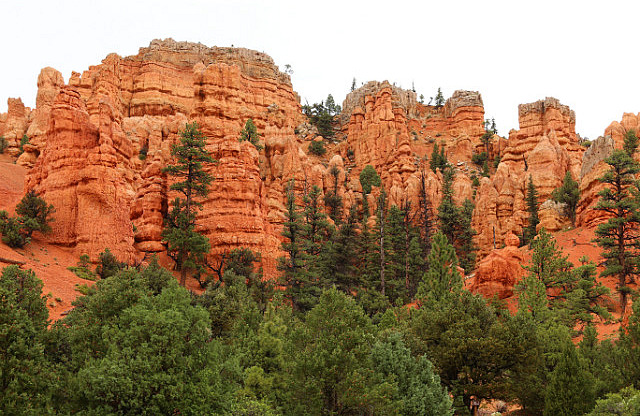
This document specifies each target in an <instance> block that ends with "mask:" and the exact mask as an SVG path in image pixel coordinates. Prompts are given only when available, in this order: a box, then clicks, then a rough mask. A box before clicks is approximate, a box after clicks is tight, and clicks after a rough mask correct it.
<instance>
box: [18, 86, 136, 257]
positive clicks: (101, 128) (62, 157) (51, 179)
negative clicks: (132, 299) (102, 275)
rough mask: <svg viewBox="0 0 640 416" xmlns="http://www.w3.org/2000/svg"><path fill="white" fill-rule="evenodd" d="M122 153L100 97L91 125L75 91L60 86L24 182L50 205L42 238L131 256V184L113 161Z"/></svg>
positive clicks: (95, 251) (118, 135)
mask: <svg viewBox="0 0 640 416" xmlns="http://www.w3.org/2000/svg"><path fill="white" fill-rule="evenodd" d="M116 149H118V150H116ZM123 152H124V153H127V152H128V153H130V152H131V150H130V148H128V147H127V146H126V137H125V134H124V132H122V130H121V129H120V128H119V125H118V124H117V122H116V121H115V120H114V114H113V110H112V108H111V103H110V102H109V100H108V99H106V100H105V101H103V102H102V104H101V106H100V124H99V125H98V126H96V125H94V124H92V123H91V122H90V121H89V114H88V113H87V111H86V106H85V104H84V101H83V100H82V99H81V98H80V95H79V94H78V93H77V92H75V91H73V90H72V89H71V88H68V87H65V88H63V89H62V90H61V92H60V94H59V95H58V97H57V98H56V100H55V102H54V104H53V106H52V108H51V117H50V123H49V128H48V130H47V139H46V145H45V147H44V149H43V150H42V155H41V156H40V157H39V158H38V160H37V162H36V165H35V167H34V169H32V170H31V171H30V172H29V174H28V176H27V183H26V187H27V189H35V190H36V191H38V192H39V193H40V194H41V195H42V197H43V198H44V199H45V200H46V201H47V202H48V203H51V204H53V205H54V206H55V208H56V212H55V214H54V221H53V222H52V223H51V228H52V232H51V233H49V234H47V235H46V236H45V238H46V240H47V241H49V242H53V243H56V244H61V245H64V246H74V247H76V251H77V253H78V255H80V254H84V253H86V254H90V255H91V256H92V257H93V258H96V257H97V254H98V253H99V252H101V251H102V250H104V249H105V248H110V249H111V250H112V251H113V252H114V254H116V255H117V256H118V257H119V258H120V259H122V260H127V261H131V260H133V258H134V255H135V253H134V249H133V230H132V227H131V220H130V219H129V206H130V204H131V200H132V197H133V189H132V188H131V186H130V184H129V183H128V182H127V181H126V176H125V175H123V170H126V169H127V168H128V166H126V165H125V166H119V163H118V162H119V161H118V156H117V155H118V154H122V153H123Z"/></svg>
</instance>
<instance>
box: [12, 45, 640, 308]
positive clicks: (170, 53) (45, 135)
mask: <svg viewBox="0 0 640 416" xmlns="http://www.w3.org/2000/svg"><path fill="white" fill-rule="evenodd" d="M8 104H9V110H8V112H7V113H5V114H0V135H2V136H4V137H5V139H6V140H7V143H8V145H9V148H8V150H9V151H8V153H9V155H10V157H11V158H12V160H14V161H16V162H17V164H18V165H21V166H23V167H24V168H25V169H27V171H26V178H25V180H24V183H25V186H24V191H26V190H29V189H35V190H37V191H38V192H40V193H41V195H42V196H43V197H44V198H45V199H46V200H47V201H48V202H49V203H52V204H53V205H54V206H55V207H56V213H55V215H54V219H55V220H54V222H52V224H51V225H52V228H53V232H52V233H51V234H48V235H46V236H37V238H38V239H39V240H40V241H42V242H43V243H47V242H48V243H49V244H54V245H56V246H59V247H63V248H65V250H68V251H69V252H70V253H72V254H73V255H74V256H79V255H81V254H89V255H90V257H91V258H92V259H96V258H97V255H98V253H100V252H101V251H103V250H104V249H105V248H107V247H108V248H109V249H110V250H111V251H112V252H114V253H115V254H116V256H117V257H118V258H119V259H120V260H122V261H127V262H136V261H139V260H140V259H142V258H143V257H144V256H145V254H147V253H162V252H163V251H164V250H165V246H164V245H163V243H162V241H161V231H162V228H163V218H164V216H165V215H166V213H167V210H168V207H169V205H170V201H171V200H172V199H173V198H174V197H175V195H173V193H172V192H171V191H169V186H170V184H171V180H172V179H171V178H168V177H167V176H166V175H165V174H163V172H162V169H163V167H165V166H166V165H168V164H170V163H172V160H171V155H170V149H171V146H172V145H173V144H174V143H176V142H177V140H178V138H179V132H180V130H181V129H182V128H183V127H184V125H185V123H187V122H191V121H196V122H198V123H199V125H200V126H201V128H202V131H203V133H204V134H205V135H206V136H207V137H208V141H207V150H208V151H209V152H210V153H211V154H212V156H213V157H214V158H215V159H216V160H217V163H216V164H214V165H211V166H208V167H207V170H208V171H209V173H211V174H212V175H213V176H214V178H215V181H214V182H213V183H212V186H211V190H210V193H209V196H208V197H207V199H206V200H205V201H203V209H202V211H201V212H200V214H199V217H198V224H199V227H200V229H199V230H200V231H201V232H203V233H204V234H205V235H206V236H207V237H208V238H209V240H210V241H211V246H212V249H211V253H210V256H212V257H215V256H219V255H220V254H222V253H224V252H225V251H228V250H230V249H233V248H237V247H248V248H251V249H253V250H256V251H259V252H261V253H262V259H263V264H262V265H263V267H264V271H265V276H266V277H271V278H272V277H275V276H276V275H277V271H276V259H277V258H278V257H279V256H280V255H282V253H281V250H280V243H281V239H282V237H281V235H280V233H281V226H282V223H283V221H284V211H285V209H284V200H285V196H284V189H285V186H286V185H287V184H288V183H290V181H291V180H294V181H295V182H294V184H295V189H296V190H297V191H298V192H302V191H303V190H305V189H309V187H310V186H313V185H317V186H318V187H319V188H320V189H321V191H322V193H326V192H328V191H329V190H332V189H333V186H334V179H333V177H332V175H331V173H330V171H331V170H332V168H335V169H333V170H337V177H338V181H337V183H338V194H339V195H340V196H342V197H343V200H344V202H345V206H346V208H349V207H350V206H352V205H354V204H358V203H359V201H360V200H361V198H362V189H361V186H360V182H359V174H360V172H361V171H362V169H363V168H364V167H365V166H366V165H372V166H373V167H374V168H375V169H376V170H377V172H378V173H379V174H380V176H381V178H382V184H383V186H384V189H385V191H386V192H387V194H388V195H389V203H390V204H396V205H400V204H403V203H406V202H410V203H411V206H413V207H417V206H418V195H419V186H420V181H421V177H422V176H424V177H425V183H426V188H427V195H428V198H429V200H430V202H431V206H432V207H433V209H434V210H435V209H437V207H438V205H439V203H440V199H441V197H442V196H441V193H442V175H441V173H440V172H438V173H434V172H432V171H431V170H430V169H429V163H428V160H429V158H430V157H431V153H432V151H433V149H434V146H435V145H438V146H442V147H444V149H445V153H446V156H447V158H448V160H449V161H450V162H451V164H452V165H453V167H454V169H455V172H456V175H455V180H454V184H453V187H454V192H455V199H456V202H457V203H462V201H464V200H465V199H471V200H472V201H473V203H474V204H475V210H474V214H473V227H474V228H475V229H476V231H477V232H478V235H477V236H476V244H477V245H478V248H479V258H478V260H479V262H478V266H477V270H476V273H475V274H473V276H472V277H470V279H471V280H469V282H468V285H469V287H471V288H472V289H473V290H474V291H476V292H479V293H482V294H484V295H486V296H492V295H495V294H497V295H498V296H499V297H501V298H509V297H511V296H512V295H513V285H514V284H515V283H516V282H517V280H518V279H519V278H520V277H521V276H522V268H521V264H522V262H523V261H524V260H525V259H526V253H525V252H524V251H523V249H519V248H517V245H518V241H517V240H518V237H517V236H519V235H521V233H522V228H523V227H524V226H525V225H526V222H527V218H528V213H527V212H526V208H525V202H524V197H525V189H526V184H527V181H528V180H529V178H531V179H532V181H533V183H534V184H535V186H536V188H537V190H538V193H539V203H540V219H541V225H540V226H541V227H542V226H543V227H545V228H547V229H548V230H550V231H559V230H562V229H565V228H567V227H569V225H570V224H569V223H568V221H567V220H566V219H565V218H564V217H563V216H562V206H560V205H558V204H556V203H554V202H553V201H551V200H550V199H549V198H550V195H551V193H552V191H553V190H554V189H555V188H556V187H558V186H559V185H560V184H561V182H562V178H563V177H564V175H565V173H566V172H567V171H570V172H571V173H572V175H573V177H574V178H575V179H576V180H578V182H579V183H580V187H581V191H582V198H581V201H580V205H579V209H578V220H577V225H578V226H581V227H586V228H589V229H593V227H594V226H595V225H597V224H598V223H599V222H601V221H602V220H603V217H602V215H601V214H599V213H598V212H595V211H593V210H592V209H590V208H592V207H593V205H594V204H595V201H596V200H597V192H598V190H599V189H601V185H600V184H599V182H598V181H597V178H598V177H599V176H600V175H601V174H602V172H603V171H604V170H605V169H606V164H605V163H604V162H603V160H604V159H605V158H606V157H607V156H608V155H609V154H610V153H611V151H612V150H613V148H614V146H617V147H619V146H621V143H622V137H623V135H624V132H625V131H626V130H628V129H630V128H635V129H638V126H639V125H640V116H636V115H633V114H625V115H624V117H623V119H622V121H621V122H620V123H618V122H614V123H612V124H611V125H610V126H609V127H608V128H607V130H606V132H605V137H602V138H600V139H598V140H596V141H595V142H594V143H593V144H592V145H591V147H590V148H589V149H588V150H586V151H585V147H584V146H582V145H581V140H580V138H579V136H578V135H577V134H576V132H575V114H574V112H573V111H571V110H570V109H569V108H568V107H567V106H565V105H562V104H561V103H560V102H559V101H558V100H556V99H554V98H546V99H544V100H540V101H537V102H534V103H530V104H523V105H520V106H519V124H520V128H519V129H518V130H512V131H511V132H509V135H508V138H505V137H500V136H498V135H493V136H492V137H489V138H488V140H485V142H483V140H482V137H483V135H484V134H485V129H484V107H483V102H482V97H481V95H480V93H478V92H474V91H455V92H454V93H453V95H452V96H451V97H450V98H449V99H448V100H447V101H446V102H445V104H444V105H443V106H442V107H435V106H429V105H424V104H422V103H420V102H418V101H417V99H416V94H415V92H412V91H408V90H404V89H402V88H399V87H397V86H395V85H394V84H392V83H389V82H387V81H383V82H377V81H371V82H368V83H367V84H365V85H363V86H362V87H361V88H358V89H356V90H354V91H352V92H350V93H349V94H348V95H347V96H346V98H345V101H344V103H343V106H342V112H341V114H340V115H338V116H337V117H336V123H335V124H336V136H335V138H334V139H332V140H325V139H323V138H321V137H318V136H317V134H314V129H313V128H309V125H308V124H307V123H306V118H305V116H304V115H303V114H302V112H301V106H300V104H299V99H298V96H297V94H296V93H295V92H294V91H293V87H292V85H291V81H290V78H289V76H288V75H287V74H285V73H282V72H280V70H279V69H278V67H277V66H276V65H275V63H274V62H273V60H272V59H271V58H270V57H269V56H267V55H265V54H263V53H259V52H255V51H251V50H247V49H235V48H219V47H207V46H204V45H202V44H195V43H187V42H176V41H173V40H171V39H167V40H154V41H152V42H151V44H150V45H149V46H148V47H145V48H141V49H140V51H139V53H138V54H137V55H135V56H129V57H120V56H118V55H116V54H110V55H108V56H107V57H106V58H105V59H104V60H103V61H102V63H101V64H99V65H95V66H92V67H90V68H89V69H88V70H86V71H85V72H83V73H82V74H80V73H73V74H72V75H71V78H70V79H69V81H68V83H67V84H65V83H64V80H63V78H62V76H61V74H60V73H59V72H58V71H56V70H55V69H52V68H45V69H43V70H42V72H41V74H40V76H39V77H38V95H37V100H36V108H35V109H33V110H32V109H29V108H27V107H25V106H24V105H23V104H22V101H20V99H9V101H8ZM249 118H252V119H253V120H254V122H255V124H256V126H257V128H258V131H259V132H260V133H261V138H260V140H261V141H262V144H263V145H264V149H263V150H261V151H258V150H257V149H256V148H255V147H254V146H252V145H251V144H250V143H248V142H239V141H238V137H239V133H240V130H241V129H242V128H243V126H244V123H245V122H246V120H247V119H249ZM25 135H26V136H27V137H28V138H29V142H28V143H23V145H22V153H21V151H20V140H21V139H22V138H23V137H24V136H25ZM485 139H486V136H485ZM314 140H325V143H326V146H327V150H328V151H327V153H326V155H324V156H316V155H313V154H311V153H310V152H308V147H309V145H310V143H312V141H314ZM483 151H487V152H488V153H489V158H490V162H491V163H490V165H491V168H490V172H489V173H490V174H489V176H488V177H482V176H481V173H480V172H481V168H480V167H479V166H477V165H475V164H474V163H472V157H473V155H474V154H478V153H480V152H483ZM494 158H497V159H498V160H499V163H498V164H497V167H495V168H494V167H493V166H492V165H493V163H492V162H493V160H494ZM474 177H476V178H479V185H477V187H476V186H474V181H473V178H474ZM16 189H17V188H16ZM12 192H13V193H15V192H14V191H12ZM13 193H11V195H12V196H11V198H13V199H12V201H13V200H14V199H15V200H16V201H17V199H16V195H13ZM378 193H379V189H374V192H372V194H371V195H369V204H370V206H371V207H375V203H376V196H377V195H378ZM14 205H15V204H14ZM523 253H524V254H523Z"/></svg>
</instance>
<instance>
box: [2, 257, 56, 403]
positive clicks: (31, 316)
mask: <svg viewBox="0 0 640 416" xmlns="http://www.w3.org/2000/svg"><path fill="white" fill-rule="evenodd" d="M42 288H43V284H42V282H41V281H40V280H39V279H37V278H36V277H35V275H34V274H33V272H32V271H30V270H20V269H19V268H18V267H17V266H8V267H5V268H4V269H3V270H2V275H1V276H0V413H2V414H6V415H22V414H24V415H29V414H34V415H36V414H45V413H51V412H50V411H49V412H47V411H46V409H47V407H49V406H48V403H49V401H50V396H51V393H52V391H51V390H52V389H55V388H56V387H57V386H56V384H55V383H56V378H55V375H54V374H53V368H51V366H50V365H49V363H48V362H47V360H46V359H45V356H44V336H45V331H46V329H47V324H48V316H49V313H48V310H47V306H46V304H45V301H46V298H45V297H44V296H42Z"/></svg>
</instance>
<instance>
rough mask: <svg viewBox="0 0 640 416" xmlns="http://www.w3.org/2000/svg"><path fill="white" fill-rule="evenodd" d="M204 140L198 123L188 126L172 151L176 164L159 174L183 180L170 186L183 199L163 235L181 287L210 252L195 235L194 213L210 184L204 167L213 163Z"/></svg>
mask: <svg viewBox="0 0 640 416" xmlns="http://www.w3.org/2000/svg"><path fill="white" fill-rule="evenodd" d="M206 139H207V138H206V137H205V136H204V135H203V134H202V132H201V131H200V128H199V126H198V124H197V123H195V122H194V123H191V124H187V125H186V126H185V128H184V130H183V131H182V132H181V134H180V143H179V144H175V145H173V146H172V148H171V155H172V156H173V157H175V158H176V161H177V164H175V165H169V166H167V167H165V168H164V169H163V170H162V171H163V172H164V173H166V174H168V175H171V176H175V177H177V178H179V179H182V181H179V182H176V183H174V184H172V185H171V187H170V189H171V190H173V191H177V192H179V193H181V194H182V195H183V196H184V199H182V198H180V197H178V198H176V199H174V201H173V207H172V209H171V211H170V212H169V214H168V215H167V218H166V224H165V229H164V230H163V231H162V239H163V240H164V241H166V242H167V254H169V255H170V256H171V258H173V259H174V260H175V262H176V265H177V267H178V268H179V270H180V284H181V285H182V286H184V285H185V284H186V277H187V269H198V267H199V266H198V265H199V263H201V262H202V261H203V260H204V256H205V254H206V253H208V252H209V249H210V245H209V241H208V240H207V239H206V238H205V237H204V236H203V235H202V234H200V233H198V232H196V231H195V228H196V211H197V210H198V209H201V208H202V204H201V203H200V202H198V200H197V198H206V197H207V195H208V194H209V184H210V183H211V181H212V180H213V178H212V177H211V175H210V174H209V173H207V172H206V171H205V170H204V166H203V164H205V163H209V164H210V163H215V162H216V161H215V160H214V159H213V158H212V157H211V156H210V155H209V153H208V152H207V151H206V149H205V146H206Z"/></svg>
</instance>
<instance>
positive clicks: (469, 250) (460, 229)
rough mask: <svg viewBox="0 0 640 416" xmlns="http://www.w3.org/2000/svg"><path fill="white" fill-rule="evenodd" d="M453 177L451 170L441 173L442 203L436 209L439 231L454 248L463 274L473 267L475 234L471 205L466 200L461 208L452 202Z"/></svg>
mask: <svg viewBox="0 0 640 416" xmlns="http://www.w3.org/2000/svg"><path fill="white" fill-rule="evenodd" d="M453 175H454V171H453V169H452V168H448V169H445V170H444V172H443V184H442V193H443V196H442V201H441V202H440V206H439V207H438V222H439V224H440V231H441V232H442V233H443V234H444V235H445V236H446V237H447V239H448V240H449V243H450V244H451V245H453V246H454V247H455V250H456V254H457V255H458V258H459V259H460V265H461V266H462V267H463V268H464V269H465V272H470V271H471V270H472V269H473V267H474V265H475V257H476V253H475V252H476V250H477V248H476V246H475V244H474V242H473V237H474V236H475V235H476V232H475V230H474V229H473V228H471V220H472V216H473V208H474V206H473V203H472V202H471V201H469V200H466V201H465V202H464V204H463V205H462V207H458V206H456V205H455V203H454V202H453V188H452V186H453Z"/></svg>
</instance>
